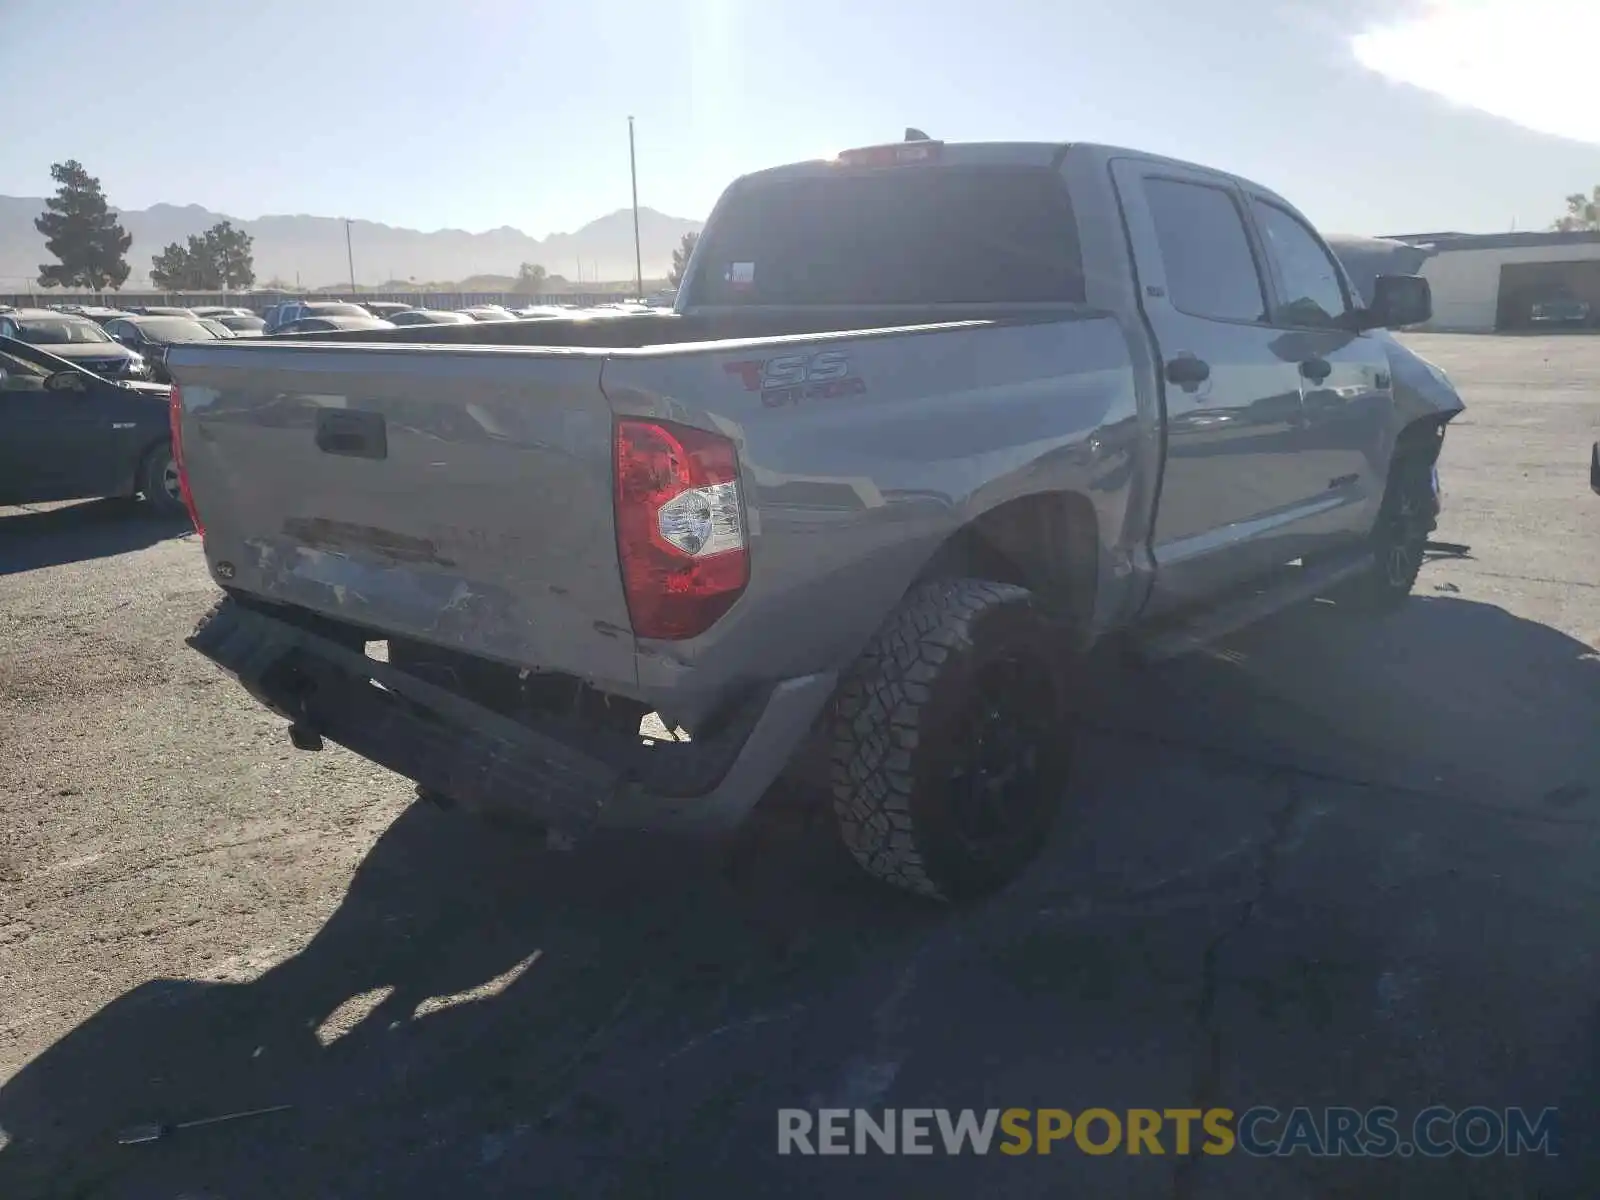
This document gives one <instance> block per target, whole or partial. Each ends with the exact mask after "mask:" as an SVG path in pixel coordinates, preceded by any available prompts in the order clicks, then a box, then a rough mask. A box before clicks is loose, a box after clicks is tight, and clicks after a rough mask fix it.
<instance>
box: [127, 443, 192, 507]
mask: <svg viewBox="0 0 1600 1200" xmlns="http://www.w3.org/2000/svg"><path fill="white" fill-rule="evenodd" d="M177 470H178V464H177V462H176V460H175V459H174V458H173V457H172V443H171V442H157V443H156V444H155V445H154V446H152V447H150V449H149V450H147V451H145V456H144V459H143V461H142V462H140V464H139V490H140V491H141V492H143V493H144V499H145V503H146V504H148V505H149V506H150V511H151V512H152V513H154V514H155V515H156V516H158V517H181V516H183V515H185V514H186V513H187V512H188V507H187V506H186V505H185V504H184V502H183V493H182V492H181V491H179V490H177V479H178V475H177Z"/></svg>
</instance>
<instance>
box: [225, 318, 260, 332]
mask: <svg viewBox="0 0 1600 1200" xmlns="http://www.w3.org/2000/svg"><path fill="white" fill-rule="evenodd" d="M216 320H217V322H218V323H219V324H221V325H224V326H226V327H227V328H229V329H265V328H266V326H267V323H266V322H265V321H263V320H262V319H261V318H260V317H235V316H222V317H218V318H216Z"/></svg>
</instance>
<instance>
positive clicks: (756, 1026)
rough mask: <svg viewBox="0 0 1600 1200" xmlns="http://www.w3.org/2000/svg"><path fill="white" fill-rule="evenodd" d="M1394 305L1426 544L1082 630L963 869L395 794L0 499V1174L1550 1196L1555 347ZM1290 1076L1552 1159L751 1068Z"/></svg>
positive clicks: (1563, 944)
mask: <svg viewBox="0 0 1600 1200" xmlns="http://www.w3.org/2000/svg"><path fill="white" fill-rule="evenodd" d="M1409 340H1410V341H1411V342H1412V343H1413V344H1414V345H1415V346H1416V347H1417V348H1419V349H1420V350H1421V351H1422V352H1423V353H1424V354H1426V355H1428V356H1429V357H1431V358H1433V359H1434V360H1435V361H1437V362H1438V363H1439V364H1440V365H1442V366H1444V367H1445V368H1446V369H1447V370H1449V371H1450V372H1451V373H1452V375H1453V376H1454V377H1455V378H1456V380H1457V382H1458V384H1459V385H1460V386H1461V387H1462V389H1463V391H1464V393H1465V395H1466V399H1467V403H1468V409H1467V412H1466V413H1465V414H1464V415H1463V416H1462V417H1461V418H1460V419H1458V420H1457V421H1456V422H1455V424H1454V426H1453V428H1452V431H1451V433H1450V435H1449V437H1448V439H1447V441H1446V448H1445V454H1444V459H1443V464H1442V476H1443V484H1444V488H1445V493H1446V505H1447V507H1446V511H1445V515H1444V517H1443V519H1442V523H1441V527H1440V530H1439V532H1438V535H1437V536H1438V537H1439V538H1440V539H1441V540H1444V541H1449V542H1454V543H1460V544H1463V545H1465V546H1467V547H1469V550H1468V551H1467V553H1466V554H1465V555H1460V556H1454V555H1440V556H1437V557H1436V558H1434V559H1433V560H1432V561H1430V562H1429V564H1428V565H1427V566H1426V567H1425V568H1424V570H1423V573H1422V577H1421V580H1420V582H1419V584H1418V586H1417V591H1416V595H1415V597H1414V598H1413V600H1412V601H1411V602H1410V603H1409V604H1408V605H1407V606H1406V607H1405V608H1404V609H1403V610H1402V611H1401V612H1399V613H1397V614H1395V615H1394V616H1392V617H1389V618H1385V619H1383V620H1379V621H1361V620H1357V619H1355V618H1352V617H1351V616H1350V615H1348V614H1345V613H1341V612H1340V611H1339V610H1338V609H1337V608H1336V607H1334V606H1329V605H1323V604H1316V605H1310V606H1306V607H1304V608H1301V609H1298V610H1295V611H1293V612H1290V613H1286V614H1284V615H1282V616H1281V617H1279V618H1277V619H1274V620H1273V621H1271V622H1269V623H1267V624H1264V625H1263V626H1260V627H1258V628H1256V629H1253V630H1250V631H1247V632H1246V633H1244V634H1241V635H1239V636H1237V637H1234V638H1231V639H1229V640H1228V641H1227V642H1226V643H1225V644H1223V645H1221V646H1218V647H1216V648H1214V649H1213V650H1211V651H1208V652H1206V653H1204V654H1200V655H1196V656H1192V657H1190V658H1187V659H1183V660H1179V661H1175V662H1172V663H1170V664H1166V665H1164V666H1162V667H1160V668H1156V669H1147V670H1143V671H1135V670H1131V669H1129V668H1126V667H1121V666H1115V665H1112V664H1109V663H1107V664H1100V665H1098V666H1096V667H1095V668H1094V669H1092V670H1089V671H1087V672H1086V673H1085V675H1084V677H1083V678H1082V679H1081V680H1080V681H1079V689H1078V695H1079V698H1080V709H1081V725H1080V727H1079V728H1078V729H1077V730H1076V732H1075V733H1074V734H1073V737H1074V742H1075V746H1076V751H1077V765H1076V771H1075V775H1074V779H1073V783H1072V786H1071V789H1070V792H1069V795H1068V800H1067V813H1066V818H1065V819H1064V820H1063V822H1062V823H1061V826H1060V828H1059V829H1058V831H1057V834H1056V836H1055V838H1054V839H1053V841H1052V843H1051V845H1050V847H1049V848H1048V849H1047V851H1046V853H1045V854H1044V855H1043V856H1042V858H1041V860H1040V861H1039V863H1038V864H1037V865H1036V867H1035V868H1034V869H1033V870H1032V871H1031V872H1030V873H1029V874H1028V875H1027V876H1026V877H1025V878H1024V879H1023V880H1022V881H1021V882H1019V883H1018V884H1017V885H1015V886H1014V887H1012V888H1010V889H1008V890H1007V891H1006V892H1004V893H1003V894H1001V895H999V896H997V897H995V898H994V899H993V900H991V901H990V902H988V903H986V904H984V905H981V906H979V907H977V908H973V909H969V910H965V911H943V910H936V909H929V908H926V907H924V906H922V905H920V904H918V903H916V902H914V901H911V900H908V899H904V898H901V897H899V896H896V895H894V894H892V893H888V892H886V891H882V890H880V889H878V888H877V887H875V886H874V885H872V884H870V883H869V882H867V881H866V880H865V879H862V878H858V876H857V874H856V872H855V871H854V869H853V868H852V867H851V866H850V865H849V864H848V863H847V862H845V861H844V860H843V857H842V855H841V854H840V853H838V852H837V850H836V849H835V848H834V846H833V845H832V843H831V842H830V840H829V839H828V837H827V836H826V830H825V828H823V827H822V826H820V825H819V824H817V823H816V822H812V821H809V820H807V819H806V814H805V813H804V812H796V811H793V810H792V809H790V808H787V807H784V806H774V809H773V811H772V812H770V813H768V814H766V815H765V816H764V818H763V820H762V821H761V822H760V823H759V824H758V826H757V827H756V829H755V830H754V831H753V832H752V834H751V836H750V838H749V839H748V841H747V842H746V843H744V844H741V845H740V846H739V847H738V848H737V850H736V851H730V850H728V849H727V848H714V847H706V846H700V845H695V844H693V843H687V842H679V841H666V840H657V839H647V838H638V839H632V838H607V839H603V840H599V841H595V842H592V843H586V844H582V845H580V846H578V847H577V848H576V849H575V850H572V851H563V850H560V849H553V848H550V847H546V846H544V845H542V844H540V843H539V842H538V841H537V840H536V839H535V838H533V837H532V836H531V835H530V834H527V833H525V832H522V831H518V830H512V829H506V828H501V827H485V826H482V825H477V824H474V823H472V822H471V821H470V820H467V819H463V818H460V817H456V816H452V815H451V814H447V813H443V812H439V811H436V810H434V809H432V808H430V807H427V806H422V805H413V804H411V803H410V799H411V789H410V787H409V786H408V785H407V784H406V783H405V782H404V781H402V780H399V779H396V778H395V777H393V776H390V775H388V774H387V773H385V772H383V771H381V770H379V769H377V768H374V767H371V766H369V765H368V764H366V763H364V762H362V761H361V760H359V759H357V758H355V757H354V756H352V755H350V754H348V753H346V752H344V751H342V750H339V749H337V748H330V749H329V750H327V751H326V752H324V753H322V754H302V753H298V752H295V751H293V750H291V748H290V747H289V744H288V741H287V738H286V736H285V734H284V730H283V724H282V722H281V721H279V720H277V719H276V718H273V717H271V716H269V715H267V714H264V713H262V712H261V711H259V710H258V709H257V707H256V706H255V705H254V704H253V702H251V701H250V700H249V699H248V698H247V697H246V696H245V695H244V694H243V693H242V692H241V691H240V690H239V689H238V688H237V687H235V686H234V685H232V684H230V683H229V682H227V681H225V680H223V679H222V678H220V677H219V676H218V675H217V673H216V672H215V671H214V670H213V669H212V668H210V667H209V665H208V664H206V663H205V662H203V661H201V660H200V659H198V657H197V656H196V655H194V654H193V653H192V652H190V651H188V650H187V649H185V648H184V647H183V646H182V638H183V636H184V635H185V634H186V633H187V632H188V631H189V629H190V628H191V627H192V625H193V623H194V621H195V620H196V619H197V618H198V616H199V615H200V614H201V613H202V612H203V611H204V610H205V609H206V608H207V607H208V606H209V604H210V602H211V600H212V598H213V589H212V587H211V585H210V583H209V581H208V580H207V577H206V575H205V572H204V570H203V566H202V562H201V557H200V551H199V547H198V545H197V544H196V542H195V540H194V538H193V537H191V536H189V535H187V534H186V533H185V531H184V529H183V528H182V527H175V526H170V525H161V524H159V523H155V522H152V521H151V520H150V519H148V518H147V517H145V516H143V515H142V514H140V513H139V512H138V511H137V510H136V509H134V508H132V507H131V506H129V505H127V504H123V503H116V502H104V501H103V502H92V503H86V504H76V505H67V506H47V507H42V508H22V509H0V637H3V645H4V647H5V650H4V656H3V658H0V722H3V724H0V728H3V729H4V731H5V732H4V735H3V739H0V1197H5V1198H6V1200H14V1198H15V1200H21V1198H23V1197H32V1196H62V1197H66V1196H73V1197H95V1198H97V1200H99V1198H111V1197H116V1198H119V1200H120V1198H124V1197H127V1198H140V1200H142V1198H144V1197H152V1198H154V1197H165V1198H171V1197H178V1196H189V1197H200V1196H206V1197H224V1196H226V1197H230V1198H232V1197H269V1196H270V1197H283V1196H297V1197H324V1196H326V1197H367V1196H383V1197H434V1196H441V1195H449V1196H463V1197H468V1196H480V1195H483V1196H489V1195H495V1196H498V1195H517V1196H524V1195H537V1196H541V1197H542V1196H586V1197H590V1196H592V1197H630V1198H631V1197H654V1196H685V1195H694V1196H701V1195H708V1194H712V1195H729V1196H746V1195H763V1196H778V1197H811V1196H817V1195H823V1194H826V1195H829V1196H833V1197H839V1198H844V1200H848V1198H854V1197H878V1196H889V1195H893V1196H900V1195H918V1196H922V1197H930V1198H931V1197H945V1196H949V1197H957V1196H961V1197H965V1196H1001V1195H1004V1196H1022V1197H1029V1196H1040V1197H1043V1196H1052V1197H1059V1196H1077V1195H1093V1196H1118V1197H1145V1196H1151V1197H1157V1196H1159V1197H1192V1198H1200V1197H1218V1198H1222V1197H1227V1198H1229V1200H1244V1198H1251V1197H1258V1196H1259V1197H1272V1198H1274V1200H1284V1198H1296V1197H1307V1198H1310V1197H1317V1198H1323V1197H1347V1196H1348V1197H1361V1198H1362V1200H1372V1198H1381V1197H1389V1196H1395V1197H1402V1196H1403V1197H1419V1198H1420V1197H1435V1196H1437V1197H1450V1198H1451V1200H1464V1198H1469V1197H1485V1198H1489V1197H1494V1198H1496V1200H1504V1198H1510V1197H1533V1196H1540V1197H1554V1196H1573V1197H1578V1196H1592V1195H1594V1194H1596V1191H1597V1188H1600V1140H1597V1137H1596V1134H1595V1132H1594V1130H1595V1129H1596V1128H1597V1127H1600V960H1597V958H1596V948H1597V945H1600V942H1597V936H1596V935H1597V933H1600V903H1597V902H1600V885H1597V881H1600V870H1597V868H1600V838H1597V830H1600V737H1597V731H1600V659H1597V653H1600V651H1597V647H1600V496H1595V495H1593V494H1591V493H1590V491H1589V488H1588V479H1587V467H1588V453H1589V446H1590V443H1591V442H1593V441H1594V440H1595V439H1596V438H1597V437H1600V391H1597V388H1600V338H1590V337H1565V338H1562V337H1537V338H1534V337H1528V338H1511V337H1506V338H1493V337H1465V336H1432V337H1416V338H1412V339H1409ZM277 1105H289V1106H290V1107H289V1108H288V1109H287V1110H286V1111H280V1112H274V1113H268V1114H264V1115H260V1116H256V1117H247V1118H243V1119H241V1120H238V1121H235V1122H231V1123H223V1124H216V1125H210V1126H202V1127H196V1128H192V1129H178V1130H175V1131H173V1132H172V1133H171V1134H170V1135H169V1136H167V1137H165V1138H163V1139H162V1140H161V1141H158V1142H155V1143H150V1144H143V1145H121V1144H119V1143H118V1140H117V1134H118V1131H119V1130H121V1129H123V1128H124V1127H126V1126H128V1125H131V1124H133V1123H136V1122H169V1123H172V1122H182V1121H186V1120H191V1119H198V1118H205V1117H210V1116H216V1115H222V1114H226V1113H232V1112H239V1111H244V1110H251V1109H257V1108H262V1107H266V1106H277ZM1296 1105H1303V1106H1308V1107H1310V1108H1312V1109H1316V1110H1322V1109H1325V1108H1328V1107H1338V1108H1351V1109H1355V1110H1358V1111H1362V1112H1365V1111H1367V1110H1370V1109H1372V1108H1373V1107H1374V1106H1390V1107H1393V1108H1394V1109H1395V1110H1396V1111H1397V1112H1398V1113H1399V1114H1401V1124H1402V1126H1403V1127H1406V1128H1409V1126H1406V1125H1405V1122H1406V1121H1407V1120H1408V1119H1409V1117H1410V1116H1411V1115H1413V1114H1416V1113H1418V1112H1421V1111H1422V1110H1425V1109H1427V1108H1428V1107H1429V1106H1433V1105H1443V1106H1448V1107H1449V1108H1450V1109H1452V1110H1454V1111H1457V1112H1459V1111H1461V1110H1464V1109H1467V1108H1470V1107H1474V1106H1481V1107H1485V1108H1488V1109H1491V1110H1494V1111H1497V1112H1502V1113H1503V1112H1504V1110H1505V1109H1507V1108H1508V1107H1513V1106H1515V1107H1519V1108H1522V1109H1524V1110H1526V1111H1528V1112H1531V1113H1537V1112H1540V1111H1542V1110H1544V1109H1547V1108H1554V1109H1556V1110H1557V1118H1556V1126H1555V1128H1556V1130H1557V1131H1558V1132H1557V1135H1556V1137H1555V1139H1554V1142H1553V1144H1552V1147H1553V1148H1554V1149H1556V1150H1557V1151H1558V1153H1557V1154H1555V1155H1554V1156H1551V1155H1546V1154H1543V1153H1531V1154H1522V1155H1517V1156H1512V1155H1507V1154H1505V1153H1503V1152H1496V1153H1490V1154H1486V1155H1483V1156H1477V1157H1475V1156H1473V1155H1470V1154H1466V1153H1456V1154H1452V1155H1448V1156H1444V1157H1439V1158H1431V1157H1428V1156H1426V1155H1423V1154H1412V1155H1409V1156H1407V1155H1404V1154H1402V1153H1399V1152H1396V1153H1395V1154H1393V1155H1390V1156H1387V1157H1371V1156H1365V1157H1361V1156H1352V1155H1348V1154H1346V1155H1342V1156H1336V1157H1335V1156H1324V1157H1313V1156H1312V1155H1310V1154H1309V1153H1296V1154H1286V1155H1280V1156H1272V1157H1258V1156H1254V1155H1251V1154H1246V1153H1243V1152H1242V1151H1241V1150H1236V1151H1235V1152H1234V1153H1231V1154H1227V1155H1207V1154H1199V1153H1191V1154H1188V1155H1180V1154H1176V1153H1174V1152H1173V1144H1172V1142H1171V1140H1170V1135H1169V1140H1168V1141H1167V1142H1166V1144H1165V1146H1164V1147H1163V1148H1164V1149H1165V1151H1166V1152H1165V1153H1164V1154H1159V1155H1157V1154H1154V1153H1150V1152H1148V1149H1147V1151H1146V1152H1145V1153H1141V1154H1128V1153H1122V1152H1117V1153H1110V1154H1104V1155H1096V1154H1090V1153H1085V1152H1084V1151H1083V1150H1082V1149H1081V1148H1080V1147H1079V1146H1078V1145H1075V1144H1074V1143H1073V1142H1072V1141H1071V1139H1067V1140H1064V1141H1062V1142H1061V1143H1059V1144H1057V1145H1056V1146H1055V1147H1054V1148H1053V1152H1052V1153H1051V1154H1049V1155H1043V1154H1036V1153H1035V1154H1027V1155H1021V1156H1017V1157H1011V1156H1008V1155H1001V1154H998V1153H995V1154H990V1155H987V1156H976V1155H972V1154H964V1155H960V1156H953V1157H952V1156H946V1155H943V1154H938V1155H933V1156H927V1157H922V1156H904V1155H897V1156H892V1157H891V1156H888V1155H885V1154H881V1153H868V1154H866V1155H861V1156H857V1155H846V1156H838V1157H835V1156H824V1155H814V1156H808V1155H801V1154H790V1155H780V1154H779V1153H778V1128H779V1118H778V1113H779V1110H780V1109H784V1108H800V1109H808V1110H813V1111H815V1110H818V1109H823V1108H846V1109H854V1108H866V1109H872V1110H879V1109H884V1108H894V1109H896V1110H903V1109H910V1108H928V1109H937V1108H951V1109H962V1108H972V1109H979V1110H983V1109H988V1108H999V1109H1007V1108H1026V1109H1041V1108H1060V1109H1064V1110H1068V1111H1069V1112H1071V1113H1074V1114H1079V1115H1081V1114H1082V1113H1083V1112H1084V1111H1085V1110H1088V1109H1091V1108H1100V1109H1106V1110H1109V1111H1111V1112H1112V1113H1123V1114H1125V1113H1126V1112H1127V1111H1128V1110H1130V1109H1154V1110H1158V1111H1160V1112H1165V1111H1166V1110H1177V1109H1190V1108H1193V1109H1202V1110H1205V1109H1212V1108H1217V1107H1226V1108H1229V1109H1232V1110H1234V1111H1235V1112H1236V1113H1240V1112H1243V1111H1245V1110H1248V1109H1251V1108H1253V1107H1256V1106H1272V1107H1274V1108H1276V1109H1279V1110H1281V1111H1283V1112H1288V1111H1289V1110H1290V1109H1291V1108H1293V1107H1294V1106H1296ZM1169 1128H1170V1127H1169Z"/></svg>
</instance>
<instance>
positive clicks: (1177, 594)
mask: <svg viewBox="0 0 1600 1200" xmlns="http://www.w3.org/2000/svg"><path fill="white" fill-rule="evenodd" d="M1112 173H1113V178H1114V179H1115V181H1116V185H1117V193H1118V196H1119V199H1120V200H1121V203H1122V207H1123V213H1124V216H1125V218H1126V220H1127V224H1128V231H1129V235H1130V239H1131V243H1132V247H1133V252H1134V262H1135V267H1136V270H1137V273H1138V282H1139V289H1140V296H1141V300H1142V304H1143V308H1144V314H1145V319H1146V321H1147V322H1148V324H1149V328H1150V332H1151V333H1152V335H1153V336H1154V338H1155V342H1156V350H1157V353H1158V355H1159V358H1160V361H1161V367H1162V377H1163V388H1164V392H1165V403H1166V419H1167V446H1166V462H1165V467H1164V470H1163V474H1162V481H1161V494H1160V500H1159V503H1158V507H1157V511H1156V520H1155V531H1154V536H1153V539H1152V541H1153V552H1154V554H1155V557H1156V561H1157V565H1158V567H1159V569H1160V573H1161V580H1160V583H1159V585H1158V586H1159V587H1160V590H1161V601H1162V602H1165V603H1172V604H1176V603H1182V602H1185V601H1190V600H1197V599H1200V598H1202V597H1203V596H1204V595H1205V594H1207V593H1209V592H1212V591H1214V590H1216V589H1218V588H1221V587H1226V586H1228V585H1229V584H1230V583H1233V582H1236V581H1237V580H1238V579H1239V578H1241V577H1243V576H1244V575H1246V574H1249V573H1253V572H1254V571H1257V570H1260V569H1263V568H1265V567H1269V566H1272V565H1274V564H1275V563H1277V562H1285V561H1288V560H1289V559H1292V558H1294V557H1296V553H1297V552H1296V551H1295V550H1294V549H1293V547H1292V545H1291V544H1290V543H1291V541H1292V530H1291V527H1292V526H1293V525H1295V523H1296V522H1297V521H1299V520H1300V519H1301V518H1303V517H1304V516H1305V515H1306V513H1307V506H1308V505H1312V504H1314V503H1315V501H1316V497H1317V495H1318V493H1319V492H1320V491H1321V490H1322V487H1321V486H1320V483H1319V481H1317V480H1314V479H1313V478H1311V477H1310V475H1308V473H1307V469H1306V464H1305V462H1304V461H1303V460H1302V459H1301V458H1300V454H1299V451H1300V448H1301V445H1302V432H1303V430H1302V427H1303V425H1304V412H1303V409H1302V405H1301V396H1300V375H1299V372H1298V368H1297V366H1296V364H1295V363H1294V362H1293V361H1291V360H1290V359H1288V358H1286V357H1284V355H1283V354H1282V353H1281V348H1280V346H1279V343H1278V339H1279V337H1280V334H1281V331H1280V330H1278V329H1276V328H1274V326H1273V325H1272V323H1271V320H1270V317H1271V313H1270V302H1271V293H1270V290H1269V281H1268V276H1267V271H1266V269H1265V264H1264V263H1263V261H1262V255H1261V250H1260V247H1259V245H1258V244H1257V242H1256V240H1255V235H1254V232H1253V229H1252V227H1251V225H1250V222H1249V218H1248V216H1247V208H1246V204H1247V201H1246V197H1245V196H1244V194H1243V193H1242V192H1241V191H1240V190H1239V188H1238V187H1237V185H1235V184H1234V182H1233V181H1232V180H1231V179H1229V178H1227V177H1226V176H1221V175H1214V174H1211V173H1210V172H1206V171H1201V170H1190V169H1185V168H1182V167H1178V166H1175V165H1172V164H1167V163H1160V162H1147V161H1143V160H1138V159H1119V160H1117V161H1115V162H1114V163H1113V164H1112Z"/></svg>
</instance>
